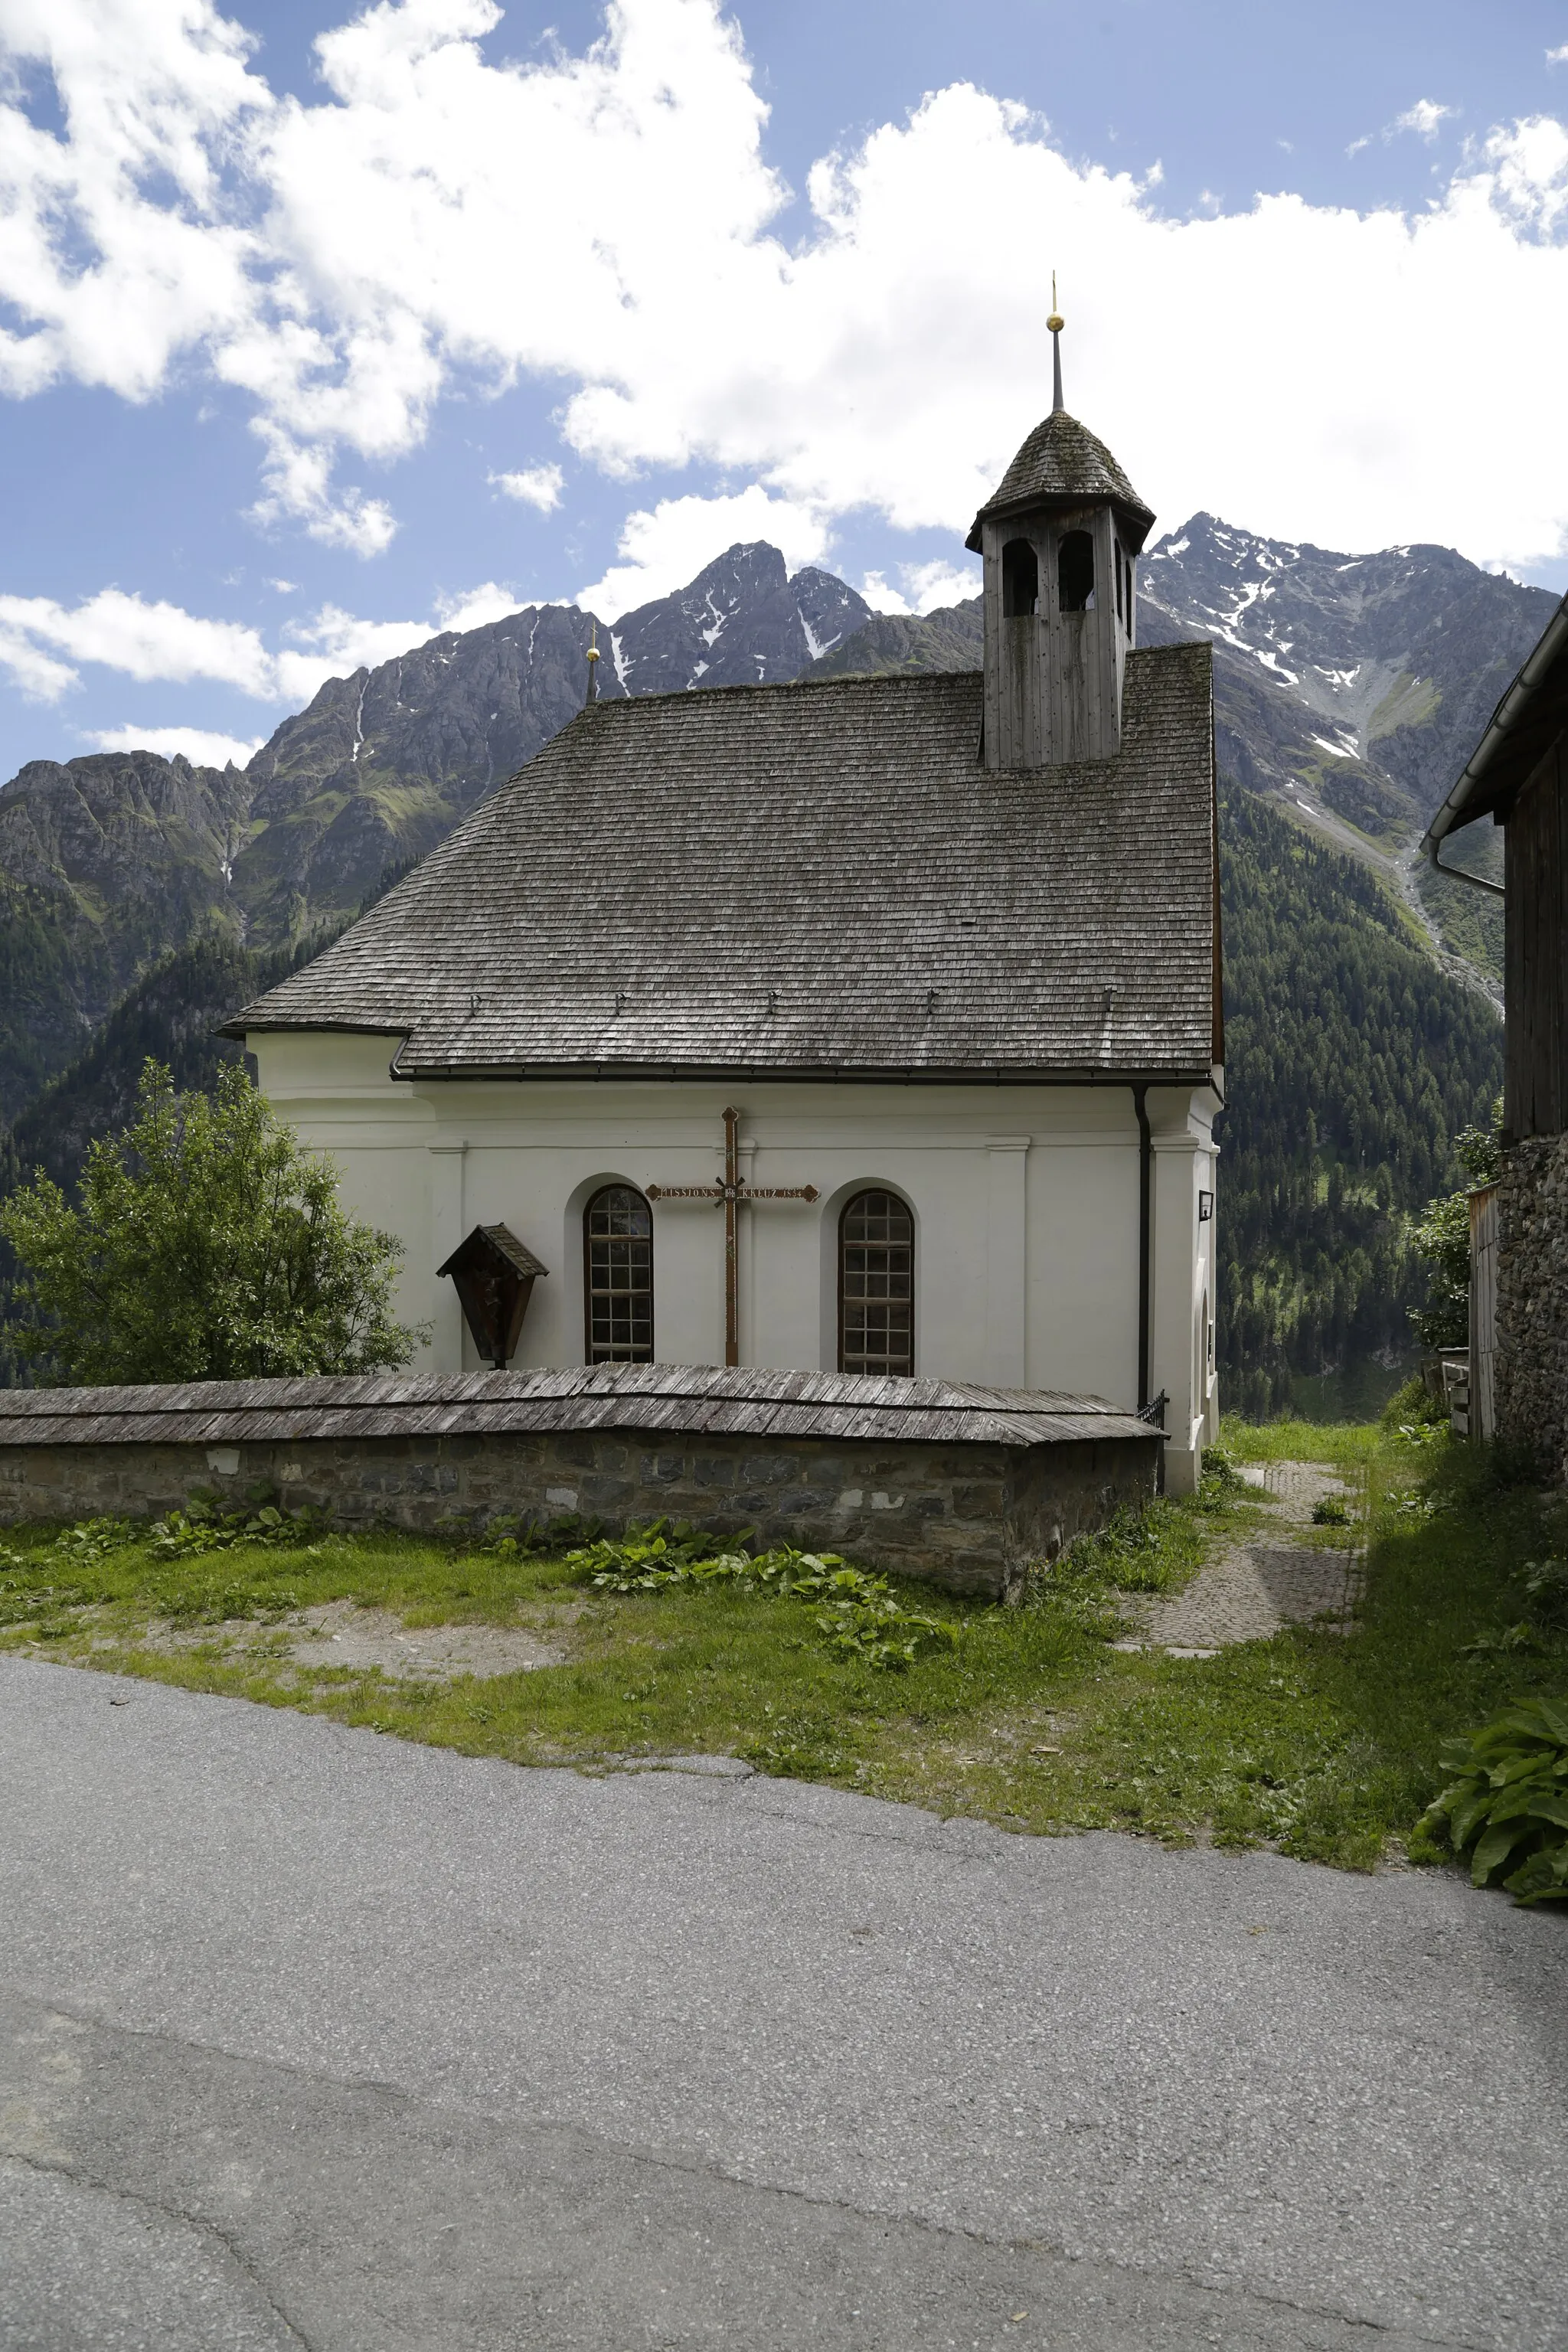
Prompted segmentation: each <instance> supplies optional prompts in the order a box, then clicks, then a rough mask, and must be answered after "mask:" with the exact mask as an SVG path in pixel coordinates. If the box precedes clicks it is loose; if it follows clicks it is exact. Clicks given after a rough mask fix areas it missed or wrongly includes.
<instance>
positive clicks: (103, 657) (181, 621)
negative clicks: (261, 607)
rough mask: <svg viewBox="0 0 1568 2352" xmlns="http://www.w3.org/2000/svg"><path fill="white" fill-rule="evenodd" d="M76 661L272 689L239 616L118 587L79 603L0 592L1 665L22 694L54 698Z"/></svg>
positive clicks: (262, 657) (261, 652) (256, 690)
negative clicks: (201, 613)
mask: <svg viewBox="0 0 1568 2352" xmlns="http://www.w3.org/2000/svg"><path fill="white" fill-rule="evenodd" d="M57 656H59V658H57ZM79 662H97V663H100V664H101V665H102V666H103V667H105V668H107V669H116V670H119V671H121V673H122V674H123V675H124V676H126V677H135V678H142V679H144V680H145V679H153V678H163V679H171V680H174V681H176V682H178V683H181V684H184V683H185V682H187V681H189V680H190V679H192V678H197V677H204V678H217V679H220V680H221V681H222V682H223V683H224V684H225V685H226V686H237V687H238V688H239V689H240V691H241V693H243V694H253V695H258V696H266V695H268V694H269V693H270V692H271V690H272V677H271V664H270V660H269V658H268V654H267V651H266V648H265V647H264V646H263V645H262V642H261V639H260V637H259V636H258V634H257V632H256V631H255V630H254V629H251V628H247V627H246V626H245V625H243V624H242V623H240V622H237V621H205V620H202V619H200V618H199V617H198V616H197V615H196V614H194V613H187V612H185V611H184V609H183V608H182V607H181V606H180V605H178V604H144V603H143V602H142V598H141V597H140V596H127V595H126V594H125V593H123V592H122V591H121V589H119V588H103V589H100V591H99V593H98V594H97V595H96V596H89V597H88V598H86V599H85V600H84V602H82V603H81V604H75V605H65V604H56V603H55V602H54V600H53V599H52V598H51V597H48V596H0V665H4V667H5V668H7V669H8V670H9V671H10V673H11V677H12V679H13V681H14V683H15V684H16V685H17V686H19V687H20V688H21V689H22V691H23V693H24V694H26V695H29V696H31V697H32V698H35V699H41V700H46V701H54V700H57V699H58V697H59V696H60V695H61V694H63V693H64V692H65V690H66V688H68V687H69V686H73V685H74V684H75V683H76V680H77V677H78V671H77V668H76V664H77V663H79Z"/></svg>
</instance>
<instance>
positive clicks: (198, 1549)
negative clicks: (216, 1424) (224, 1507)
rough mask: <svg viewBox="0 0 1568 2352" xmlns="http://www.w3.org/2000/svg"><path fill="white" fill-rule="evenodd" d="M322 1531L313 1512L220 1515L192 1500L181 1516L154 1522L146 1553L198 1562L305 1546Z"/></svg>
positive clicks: (261, 1510) (265, 1507)
mask: <svg viewBox="0 0 1568 2352" xmlns="http://www.w3.org/2000/svg"><path fill="white" fill-rule="evenodd" d="M323 1525H324V1522H323V1521H322V1520H321V1517H319V1515H318V1514H317V1513H316V1512H314V1511H310V1510H303V1511H284V1510H280V1509H279V1507H278V1506H277V1504H275V1503H263V1504H261V1505H259V1506H258V1507H253V1508H250V1509H246V1510H238V1511H221V1510H219V1509H218V1507H217V1506H216V1504H215V1503H211V1502H208V1501H206V1500H205V1498H203V1497H202V1496H193V1497H192V1499H191V1500H190V1502H189V1503H188V1504H187V1505H186V1507H185V1508H184V1510H183V1511H171V1512H170V1513H169V1515H168V1517H166V1518H162V1519H157V1520H155V1521H154V1522H153V1529H152V1532H151V1534H150V1535H149V1537H148V1538H147V1549H148V1550H149V1551H150V1552H151V1553H152V1554H153V1558H154V1559H200V1558H202V1557H203V1555H204V1554H205V1553H207V1552H215V1551H233V1550H235V1549H237V1548H238V1547H239V1546H240V1545H242V1544H290V1545H299V1544H308V1543H310V1541H311V1539H312V1538H314V1537H316V1536H318V1535H319V1534H320V1533H321V1530H322V1528H323Z"/></svg>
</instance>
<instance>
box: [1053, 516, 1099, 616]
mask: <svg viewBox="0 0 1568 2352" xmlns="http://www.w3.org/2000/svg"><path fill="white" fill-rule="evenodd" d="M1057 598H1058V603H1059V604H1060V605H1061V608H1062V611H1063V612H1064V613H1092V612H1093V610H1094V541H1093V540H1092V539H1090V537H1089V533H1088V531H1087V530H1065V531H1063V533H1062V541H1061V545H1060V546H1059V547H1058V550H1057Z"/></svg>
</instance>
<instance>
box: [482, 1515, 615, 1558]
mask: <svg viewBox="0 0 1568 2352" xmlns="http://www.w3.org/2000/svg"><path fill="white" fill-rule="evenodd" d="M604 1524H605V1523H604V1521H603V1519H591V1518H587V1517H584V1515H583V1513H582V1512H581V1511H564V1512H562V1513H561V1514H560V1516H559V1517H555V1518H553V1519H524V1518H521V1517H519V1516H518V1515H517V1514H516V1513H515V1512H512V1511H503V1512H498V1513H497V1515H496V1517H494V1518H493V1519H491V1520H490V1522H489V1527H488V1528H487V1529H486V1535H487V1540H486V1541H485V1542H484V1543H482V1544H480V1545H479V1550H480V1551H481V1552H482V1553H486V1554H489V1556H491V1557H493V1558H495V1559H559V1558H560V1556H561V1554H562V1553H563V1551H566V1550H568V1549H571V1547H573V1546H574V1545H582V1544H589V1543H592V1542H593V1541H594V1540H595V1538H596V1537H597V1536H598V1533H599V1531H600V1529H601V1528H603V1526H604ZM459 1540H463V1537H462V1535H461V1534H460V1533H459Z"/></svg>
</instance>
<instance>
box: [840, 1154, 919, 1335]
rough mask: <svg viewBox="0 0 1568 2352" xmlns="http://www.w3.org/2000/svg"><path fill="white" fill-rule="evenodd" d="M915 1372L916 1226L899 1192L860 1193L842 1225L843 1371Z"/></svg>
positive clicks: (841, 1220)
mask: <svg viewBox="0 0 1568 2352" xmlns="http://www.w3.org/2000/svg"><path fill="white" fill-rule="evenodd" d="M914 1368H915V1221H914V1219H913V1218H912V1217H911V1216H910V1213H909V1211H908V1209H907V1208H906V1207H905V1206H904V1203H903V1202H902V1201H900V1198H899V1196H898V1194H897V1193H896V1192H857V1193H856V1195H855V1198H854V1199H853V1200H852V1201H850V1202H847V1204H846V1206H845V1210H844V1214H843V1215H842V1217H841V1218H840V1219H839V1221H838V1369H839V1370H840V1371H841V1372H912V1371H913V1370H914Z"/></svg>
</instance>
